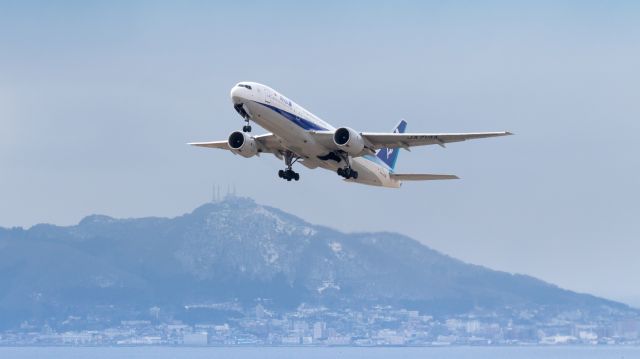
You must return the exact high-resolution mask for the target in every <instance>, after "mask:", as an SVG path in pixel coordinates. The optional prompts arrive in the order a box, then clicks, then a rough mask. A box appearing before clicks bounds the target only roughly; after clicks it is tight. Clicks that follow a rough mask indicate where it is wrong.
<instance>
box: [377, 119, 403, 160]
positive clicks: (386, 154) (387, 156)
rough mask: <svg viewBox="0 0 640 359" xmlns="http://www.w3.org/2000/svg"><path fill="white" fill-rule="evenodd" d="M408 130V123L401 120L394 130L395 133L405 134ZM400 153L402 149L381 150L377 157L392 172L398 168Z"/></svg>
mask: <svg viewBox="0 0 640 359" xmlns="http://www.w3.org/2000/svg"><path fill="white" fill-rule="evenodd" d="M406 129H407V121H405V120H400V122H398V124H397V125H396V127H395V128H394V129H393V133H404V131H405V130H406ZM399 153H400V148H381V149H380V150H379V151H378V153H376V156H378V158H379V159H380V160H381V161H382V162H384V163H386V164H387V166H389V168H391V169H392V170H393V169H394V168H395V167H396V161H397V160H398V154H399Z"/></svg>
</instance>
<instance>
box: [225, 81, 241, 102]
mask: <svg viewBox="0 0 640 359" xmlns="http://www.w3.org/2000/svg"><path fill="white" fill-rule="evenodd" d="M242 90H244V89H243V88H242V87H239V86H237V85H236V86H233V87H232V88H231V93H230V94H229V96H230V97H231V101H232V102H233V103H240V102H242V99H243V97H242Z"/></svg>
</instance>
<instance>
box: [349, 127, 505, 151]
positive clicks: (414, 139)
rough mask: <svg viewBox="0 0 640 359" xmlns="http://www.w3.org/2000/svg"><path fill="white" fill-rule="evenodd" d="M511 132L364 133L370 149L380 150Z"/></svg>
mask: <svg viewBox="0 0 640 359" xmlns="http://www.w3.org/2000/svg"><path fill="white" fill-rule="evenodd" d="M511 134H512V133H511V132H507V131H503V132H471V133H373V132H363V133H361V136H362V137H363V138H364V140H365V143H367V142H368V143H367V145H368V147H369V148H371V149H373V150H378V149H380V148H398V147H401V148H405V149H408V148H409V147H414V146H426V145H440V146H442V147H444V145H445V144H447V143H451V142H460V141H466V140H474V139H476V138H487V137H498V136H508V135H511Z"/></svg>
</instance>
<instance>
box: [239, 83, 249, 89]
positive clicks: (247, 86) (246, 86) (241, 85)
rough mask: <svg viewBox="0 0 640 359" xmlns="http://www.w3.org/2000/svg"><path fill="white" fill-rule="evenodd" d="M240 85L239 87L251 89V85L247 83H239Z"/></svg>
mask: <svg viewBox="0 0 640 359" xmlns="http://www.w3.org/2000/svg"><path fill="white" fill-rule="evenodd" d="M238 86H239V87H244V88H246V89H248V90H251V86H249V85H245V84H238Z"/></svg>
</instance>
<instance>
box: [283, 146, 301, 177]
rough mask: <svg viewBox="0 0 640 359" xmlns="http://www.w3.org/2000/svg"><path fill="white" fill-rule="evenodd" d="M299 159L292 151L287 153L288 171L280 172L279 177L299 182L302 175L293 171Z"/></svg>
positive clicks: (285, 155)
mask: <svg viewBox="0 0 640 359" xmlns="http://www.w3.org/2000/svg"><path fill="white" fill-rule="evenodd" d="M299 159H300V157H298V156H296V155H295V154H294V153H293V152H291V151H287V152H285V154H284V163H285V164H286V165H287V169H286V170H280V171H278V177H280V178H282V179H285V180H287V181H291V180H295V181H299V180H300V174H299V173H297V172H295V171H294V170H293V169H291V168H292V167H293V164H294V163H296V162H297V161H298V160H299Z"/></svg>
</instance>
